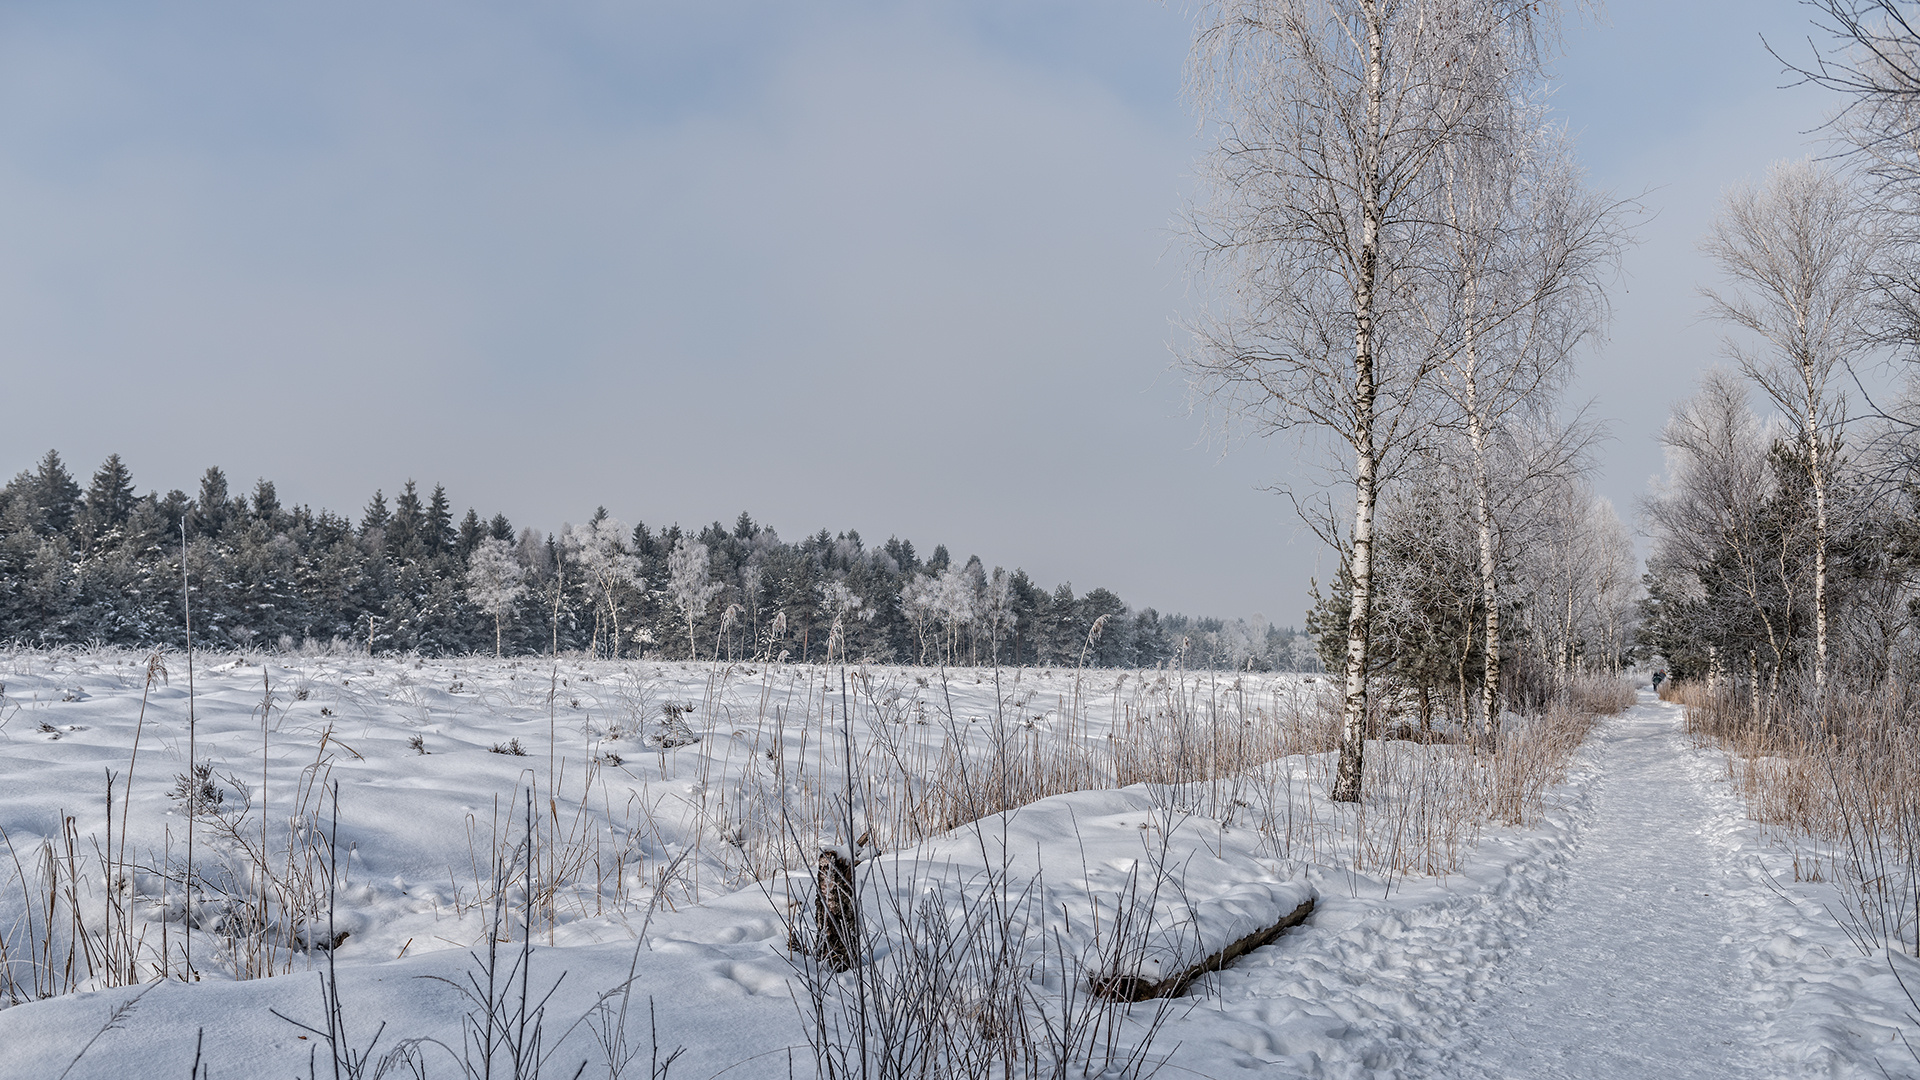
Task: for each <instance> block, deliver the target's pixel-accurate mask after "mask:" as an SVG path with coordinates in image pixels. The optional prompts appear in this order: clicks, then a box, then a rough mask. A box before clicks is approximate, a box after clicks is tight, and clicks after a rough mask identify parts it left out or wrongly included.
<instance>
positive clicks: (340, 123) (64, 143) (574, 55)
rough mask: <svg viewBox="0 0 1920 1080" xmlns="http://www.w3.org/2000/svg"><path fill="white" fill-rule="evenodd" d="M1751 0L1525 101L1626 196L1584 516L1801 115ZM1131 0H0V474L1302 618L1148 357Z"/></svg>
mask: <svg viewBox="0 0 1920 1080" xmlns="http://www.w3.org/2000/svg"><path fill="white" fill-rule="evenodd" d="M1808 30H1809V28H1808V26H1807V23H1806V9H1805V8H1803V7H1801V6H1800V5H1798V4H1797V3H1795V2H1793V0H1686V2H1684V3H1674V2H1673V0H1663V2H1658V3H1655V2H1645V0H1635V2H1624V0H1617V2H1615V3H1612V4H1611V5H1609V8H1608V12H1607V18H1606V21H1604V22H1603V23H1599V24H1593V23H1589V24H1587V25H1585V26H1579V27H1574V28H1572V29H1571V30H1570V31H1569V34H1568V37H1567V41H1566V55H1565V57H1564V59H1563V60H1562V61H1561V63H1560V64H1559V65H1558V70H1559V74H1560V82H1561V84H1562V89H1561V90H1560V92H1559V94H1558V97H1557V104H1558V107H1559V109H1560V111H1561V113H1562V115H1563V116H1564V117H1565V118H1566V119H1567V120H1568V122H1569V123H1570V125H1571V126H1572V128H1573V130H1574V131H1575V133H1576V135H1577V137H1578V140H1579V145H1580V147H1581V155H1582V157H1583V159H1584V160H1585V162H1586V163H1587V165H1588V167H1589V168H1590V170H1591V173H1592V177H1593V179H1594V181H1595V182H1596V183H1597V184H1599V185H1601V186H1604V187H1608V188H1611V189H1613V190H1614V191H1615V192H1617V193H1619V194H1622V195H1640V194H1641V193H1642V192H1644V193H1645V194H1644V196H1643V199H1642V201H1643V202H1644V203H1645V205H1646V206H1647V207H1648V208H1649V209H1650V210H1653V211H1655V212H1656V213H1655V215H1654V216H1653V217H1652V218H1651V220H1649V221H1647V222H1645V223H1644V224H1643V225H1642V226H1641V228H1640V232H1639V238H1640V244H1639V246H1638V247H1637V248H1635V249H1634V250H1633V251H1632V252H1631V254H1630V255H1629V256H1628V260H1627V276H1626V278H1625V279H1624V280H1623V281H1622V282H1621V285H1620V288H1618V289H1616V290H1615V294H1614V298H1613V300H1614V310H1615V321H1614V325H1613V333H1612V337H1611V341H1610V342H1609V343H1608V344H1607V345H1606V346H1605V347H1603V348H1601V349H1599V350H1597V351H1596V352H1594V353H1593V354H1592V355H1590V356H1588V357H1586V358H1585V359H1584V360H1583V375H1582V379H1581V389H1580V393H1581V395H1582V396H1583V397H1592V398H1593V399H1595V402H1596V406H1597V409H1598V412H1599V413H1600V414H1601V415H1603V416H1605V417H1608V418H1611V419H1612V420H1613V421H1614V432H1615V436H1616V437H1615V439H1614V441H1613V442H1611V443H1610V444H1609V445H1608V446H1607V447H1606V450H1605V457H1604V470H1605V471H1604V473H1603V475H1602V476H1601V477H1600V479H1599V487H1600V489H1601V491H1602V493H1603V494H1605V495H1607V496H1609V497H1610V498H1612V499H1613V500H1614V501H1615V502H1616V504H1617V505H1619V506H1620V507H1621V509H1622V510H1623V512H1630V510H1631V507H1632V504H1633V502H1634V500H1635V499H1636V498H1637V497H1638V496H1639V495H1640V494H1641V493H1642V492H1643V491H1644V490H1645V487H1646V483H1647V480H1648V478H1649V477H1650V476H1651V475H1652V474H1654V473H1655V472H1656V471H1657V470H1658V469H1659V467H1660V455H1659V450H1658V447H1657V445H1656V444H1655V442H1654V435H1655V433H1656V432H1657V431H1658V429H1659V427H1660V424H1661V423H1662V421H1663V420H1664V417H1665V415H1666V411H1667V409H1668V407H1669V406H1670V405H1671V403H1672V402H1673V401H1674V400H1676V399H1678V398H1680V397H1682V396H1684V395H1685V394H1687V393H1688V392H1689V389H1690V387H1691V384H1692V382H1693V380H1694V379H1695V378H1696V376H1697V374H1698V373H1699V372H1700V371H1701V370H1703V369H1704V368H1706V367H1707V366H1710V365H1711V364H1712V363H1713V362H1714V361H1715V357H1716V353H1717V344H1716V342H1717V332H1716V331H1715V330H1714V329H1713V328H1712V327H1711V326H1706V325H1703V324H1701V323H1700V322H1699V321H1698V311H1699V307H1700V305H1699V301H1698V299H1697V296H1696V294H1695V291H1694V290H1695V288H1696V286H1697V285H1698V284H1700V283H1702V282H1704V281H1706V280H1708V275H1709V273H1710V271H1709V269H1708V267H1706V265H1705V264H1704V263H1703V261H1702V260H1701V258H1700V257H1699V256H1698V254H1697V253H1696V252H1695V249H1694V242H1695V240H1696V238H1697V237H1698V236H1699V235H1700V234H1701V232H1702V231H1703V230H1704V229H1705V227H1706V223H1707V221H1708V219H1709V218H1710V216H1711V213H1712V210H1713V206H1714V203H1715V201H1716V200H1717V199H1718V197H1719V194H1720V192H1721V191H1722V190H1723V188H1724V187H1725V186H1726V185H1728V184H1729V183H1732V182H1735V181H1738V180H1740V179H1743V178H1747V177H1752V176H1757V175H1758V174H1759V173H1760V172H1761V171H1762V170H1764V168H1765V167H1766V165H1767V164H1768V163H1769V162H1770V161H1772V160H1775V159H1778V158H1781V157H1788V156H1797V155H1802V154H1805V153H1807V152H1808V151H1809V150H1812V149H1818V147H1819V143H1818V140H1817V136H1810V135H1809V134H1808V133H1809V131H1810V129H1812V128H1814V127H1815V126H1816V125H1818V123H1819V122H1820V120H1821V118H1822V117H1823V115H1824V114H1825V111H1826V110H1827V109H1828V108H1829V107H1830V106H1831V104H1832V102H1831V101H1829V100H1827V99H1826V98H1824V97H1823V95H1822V94H1821V93H1820V92H1818V91H1815V90H1810V89H1805V88H1802V89H1798V90H1786V89H1780V88H1779V87H1780V86H1781V84H1782V83H1783V82H1784V81H1785V80H1784V79H1783V77H1782V76H1781V74H1780V70H1779V64H1778V63H1777V62H1776V61H1774V60H1773V59H1772V58H1771V57H1769V56H1768V55H1767V54H1766V52H1765V51H1764V49H1763V48H1762V46H1761V40H1760V36H1761V34H1762V33H1763V32H1764V33H1765V34H1766V35H1767V37H1768V39H1769V40H1772V41H1774V42H1775V43H1776V45H1780V46H1783V47H1786V48H1788V49H1790V50H1792V51H1797V52H1799V53H1805V52H1806V51H1807V50H1808V48H1809V47H1808V45H1807V44H1806V41H1805V35H1806V34H1807V33H1808ZM1188 32H1189V13H1188V12H1187V10H1185V9H1184V8H1183V7H1182V6H1180V5H1178V4H1173V5H1168V6H1161V5H1159V4H1155V3H1152V2H1150V0H951V2H942V0H926V2H921V3H892V2H883V0H812V2H810V3H806V4H794V3H790V2H786V0H703V2H701V3H697V4H685V3H615V2H610V0H609V2H600V3H595V2H579V3H560V2H546V3H539V4H524V3H505V2H501V3H483V2H473V0H462V2H458V3H455V2H451V0H449V2H445V3H430V2H419V3H414V2H393V0H383V2H381V3H365V2H337V0H336V2H331V3H326V4H320V3H290V4H259V3H252V2H247V3H240V2H228V3H197V4H138V3H88V4H73V3H61V2H45V3H32V2H25V0H17V2H14V3H9V4H7V5H5V6H4V7H0V370H3V371H4V375H5V377H4V383H0V387H3V389H0V392H3V393H4V395H5V399H6V403H7V407H6V410H5V414H4V415H5V420H4V422H0V467H3V468H5V469H6V471H8V472H11V471H14V470H17V469H21V468H26V467H28V466H30V465H31V464H32V462H33V461H34V460H35V459H36V458H37V457H38V456H39V455H40V454H41V453H43V452H44V451H45V450H46V449H47V448H48V447H53V448H57V449H58V450H59V451H60V452H61V454H62V455H63V456H65V457H66V458H67V459H68V461H69V462H70V464H71V465H72V467H73V468H74V470H75V471H76V472H77V473H80V474H82V479H83V480H84V478H85V475H86V474H89V473H91V471H92V470H93V469H94V468H95V467H96V466H97V465H98V463H99V462H100V460H101V459H102V458H104V457H105V456H106V455H107V454H108V453H109V452H114V451H117V452H119V453H120V454H121V455H122V456H123V457H125V458H126V459H127V461H128V463H129V464H130V465H131V467H132V469H133V472H134V478H135V481H136V482H137V483H138V484H139V486H140V488H141V490H143V491H144V490H146V489H148V488H157V489H160V490H162V491H164V490H166V489H168V488H174V487H179V488H183V489H186V490H188V491H192V490H193V488H194V485H195V484H196V483H197V479H198V476H199V474H200V473H201V472H202V471H203V470H204V469H205V468H206V467H207V466H208V465H213V464H218V465H220V466H222V467H223V468H224V469H225V470H226V471H227V474H228V476H229V477H230V479H231V480H232V481H233V483H234V485H235V486H236V488H240V487H245V488H250V487H251V485H252V483H253V481H254V479H255V478H257V477H262V476H264V477H267V478H269V479H272V480H274V481H275V482H276V483H277V484H278V486H279V490H280V494H281V497H282V498H283V499H290V500H296V501H300V502H305V503H309V504H312V505H314V506H316V507H319V506H326V507H330V508H333V509H336V510H342V511H348V512H352V513H353V514H355V516H357V514H358V511H359V508H360V507H361V506H362V505H363V504H364V503H365V502H366V500H367V498H368V497H369V496H370V495H371V494H372V492H373V490H374V489H375V488H384V489H385V490H386V491H387V492H388V493H389V494H391V493H392V492H393V490H394V489H396V488H397V487H398V486H399V485H400V484H401V483H402V482H403V481H405V480H406V479H408V478H409V477H411V478H414V479H417V480H418V481H420V483H421V484H422V485H423V486H430V485H431V484H433V483H434V482H436V481H437V482H441V483H444V484H445V485H446V486H447V489H448V491H449V493H450V494H451V495H452V498H453V500H454V502H455V504H456V506H457V507H459V508H460V509H462V510H464V509H465V508H466V507H467V506H469V505H471V506H474V507H476V508H478V509H479V510H480V511H481V512H482V514H483V515H484V514H491V513H493V512H494V511H501V512H504V513H506V514H507V515H508V516H509V517H510V518H512V519H513V521H514V522H515V523H516V524H517V525H531V526H534V527H536V528H542V529H557V528H558V527H559V526H560V524H561V523H562V522H563V521H568V520H575V521H577V520H582V519H584V518H586V517H587V516H589V515H590V514H591V513H592V511H593V508H594V507H595V506H596V505H598V504H605V505H606V507H607V508H608V510H610V511H611V512H612V513H613V514H614V515H615V516H617V517H619V518H621V519H623V520H625V521H626V522H628V523H629V524H631V523H632V522H634V521H636V520H644V521H646V522H648V523H649V524H650V525H656V526H657V525H663V524H665V523H667V522H669V521H679V522H681V523H683V524H687V525H698V524H701V523H705V522H709V521H712V520H716V519H719V520H724V521H726V522H729V523H731V521H732V520H733V518H734V516H735V515H736V514H738V513H739V512H740V511H741V510H743V509H745V510H749V511H751V512H752V513H753V514H754V516H755V517H756V518H757V519H759V520H760V521H762V522H763V523H766V524H770V525H772V526H774V527H775V528H777V529H778V530H779V531H780V532H781V534H782V535H783V536H785V537H787V538H789V539H797V538H798V537H799V536H801V535H802V534H805V533H808V532H812V531H816V530H818V529H820V528H822V527H826V528H831V529H834V530H836V531H838V530H842V529H849V528H853V529H858V530H860V532H861V534H862V535H863V536H864V537H865V538H866V539H867V540H868V541H869V542H877V541H880V540H884V539H885V538H886V537H887V536H888V535H899V536H902V537H906V538H910V539H912V540H913V541H915V543H917V544H918V545H920V546H921V548H922V550H923V551H924V550H930V549H931V547H932V545H933V544H934V543H936V542H944V543H946V544H948V545H950V546H951V547H952V548H953V549H954V551H955V553H956V555H960V556H964V555H966V554H968V553H977V554H979V555H980V556H981V557H982V558H983V559H985V560H986V561H987V563H988V565H989V566H991V565H994V564H1001V565H1005V566H1008V567H1013V566H1023V567H1025V568H1026V569H1027V571H1028V572H1029V573H1031V574H1033V575H1034V576H1035V577H1036V578H1038V579H1039V580H1041V581H1042V582H1044V583H1047V584H1052V583H1055V582H1058V581H1062V580H1070V581H1072V582H1073V584H1074V585H1075V586H1076V588H1078V589H1080V590H1082V591H1084V590H1085V589H1087V588H1090V587H1092V586H1095V585H1104V586H1106V587H1108V588H1111V589H1114V590H1115V591H1117V592H1119V593H1120V594H1121V596H1122V597H1124V598H1125V599H1127V600H1128V601H1129V602H1131V603H1133V604H1134V605H1136V606H1146V605H1152V606H1156V607H1159V608H1161V609H1162V610H1181V611H1187V612H1189V613H1194V614H1218V615H1226V616H1236V615H1239V616H1252V615H1255V614H1264V615H1265V616H1267V617H1268V618H1270V619H1272V620H1274V621H1275V622H1279V623H1283V624H1285V623H1298V622H1299V620H1300V618H1301V615H1302V612H1303V610H1304V608H1305V605H1306V602H1307V601H1306V593H1307V578H1308V576H1309V575H1311V574H1314V573H1316V572H1318V573H1320V574H1321V575H1322V577H1324V576H1325V573H1326V571H1327V568H1328V567H1329V566H1330V565H1331V562H1330V560H1329V559H1328V558H1327V557H1326V556H1324V555H1323V554H1322V553H1321V552H1320V551H1319V550H1318V549H1317V546H1316V544H1315V542H1314V541H1313V540H1312V539H1311V537H1310V536H1308V535H1306V534H1304V533H1303V532H1301V531H1299V530H1298V528H1297V526H1296V524H1295V522H1294V520H1293V518H1292V517H1291V511H1290V509H1289V507H1288V505H1287V503H1286V502H1285V501H1284V500H1282V499H1280V498H1278V497H1276V496H1274V495H1272V494H1267V493H1264V492H1263V491H1262V490H1261V488H1262V487H1263V486H1264V485H1268V484H1270V483H1272V482H1274V481H1277V480H1283V479H1285V478H1287V477H1288V475H1289V470H1290V453H1289V447H1288V446H1287V445H1286V444H1283V443H1279V442H1273V441H1267V442H1256V443H1254V444H1251V445H1243V446H1238V447H1234V448H1231V452H1229V453H1227V454H1226V455H1225V456H1224V457H1223V456H1222V454H1221V452H1220V451H1221V448H1220V447H1219V446H1211V445H1208V444H1207V443H1206V442H1205V441H1203V440H1202V438H1201V426H1200V423H1199V421H1198V420H1196V419H1195V418H1193V417H1191V416H1189V415H1188V413H1187V411H1186V407H1185V403H1184V391H1183V386H1182V382H1181V380H1180V378H1179V377H1178V375H1177V374H1176V373H1174V372H1173V371H1172V370H1171V369H1170V366H1169V365H1170V353H1169V343H1170V342H1172V341H1173V340H1174V337H1175V334H1174V330H1173V327H1172V323H1171V319H1172V317H1173V316H1174V315H1175V313H1176V312H1177V311H1178V310H1179V309H1180V307H1181V305H1182V304H1183V302H1184V300H1183V293H1184V287H1183V281H1182V275H1183V270H1184V267H1185V265H1186V262H1185V255H1184V253H1183V252H1182V250H1181V249H1180V247H1179V245H1178V242H1177V238H1176V237H1175V235H1174V233H1173V231H1172V228H1171V221H1172V218H1173V215H1174V214H1175V212H1176V211H1177V210H1178V208H1179V206H1180V205H1181V202H1182V199H1183V198H1184V197H1185V195H1186V193H1187V192H1188V191H1189V190H1190V184H1189V174H1190V172H1191V169H1192V162H1193V160H1194V158H1195V156H1196V154H1197V153H1198V152H1199V151H1200V145H1199V143H1198V141H1197V140H1196V137H1195V134H1194V130H1193V125H1192V121H1191V119H1190V117H1189V115H1188V113H1187V112H1186V110H1185V108H1184V106H1183V104H1182V101H1181V98H1180V75H1181V64H1182V62H1183V59H1184V56H1185V53H1186V48H1187V39H1188Z"/></svg>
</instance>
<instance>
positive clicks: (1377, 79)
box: [1330, 4, 1385, 802]
mask: <svg viewBox="0 0 1920 1080" xmlns="http://www.w3.org/2000/svg"><path fill="white" fill-rule="evenodd" d="M1366 19H1367V146H1366V147H1365V154H1366V156H1367V159H1368V161H1367V170H1366V173H1365V175H1366V177H1367V179H1368V181H1369V184H1368V187H1367V189H1366V190H1365V192H1364V194H1363V198H1362V205H1361V209H1360V213H1361V219H1360V253H1359V254H1360V257H1359V260H1358V274H1357V280H1356V281H1355V282H1354V289H1353V310H1354V334H1353V382H1354V394H1353V401H1354V424H1353V432H1352V438H1353V452H1354V469H1353V486H1354V499H1353V559H1352V563H1351V569H1352V575H1353V592H1352V601H1353V605H1352V608H1351V610H1349V611H1348V613H1347V687H1346V698H1345V701H1344V702H1343V704H1342V708H1341V715H1340V761H1339V765H1338V767H1337V768H1336V770H1335V773H1334V781H1333V791H1332V792H1331V793H1330V797H1331V798H1332V799H1333V800H1334V801H1336V802H1359V801H1360V788H1361V777H1362V775H1363V773H1364V766H1365V755H1366V747H1367V667H1368V661H1369V659H1370V658H1369V655H1368V645H1369V640H1368V632H1369V630H1370V629H1371V627H1372V623H1373V511H1374V505H1375V503H1376V502H1377V501H1378V498H1379V489H1378V479H1379V467H1380V462H1379V449H1378V447H1377V446H1375V443H1374V428H1373V422H1374V415H1373V410H1374V396H1375V392H1376V385H1375V379H1374V347H1375V341H1374V322H1373V315H1374V302H1375V300H1374V296H1375V291H1376V282H1375V281H1374V277H1375V274H1376V273H1377V270H1378V266H1379V249H1380V225H1381V218H1382V216H1383V210H1382V207H1381V198H1380V187H1381V177H1380V140H1381V138H1382V134H1381V131H1380V115H1381V105H1382V101H1381V93H1382V88H1383V86H1384V81H1385V78H1384V77H1385V72H1384V70H1383V69H1384V66H1385V60H1384V51H1385V50H1384V44H1385V43H1384V35H1383V32H1382V31H1383V27H1382V25H1381V19H1382V16H1381V11H1380V7H1379V5H1378V4H1368V5H1366Z"/></svg>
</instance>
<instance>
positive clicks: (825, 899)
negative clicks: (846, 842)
mask: <svg viewBox="0 0 1920 1080" xmlns="http://www.w3.org/2000/svg"><path fill="white" fill-rule="evenodd" d="M787 947H788V948H790V949H792V950H793V951H795V952H804V953H807V954H809V955H812V956H817V957H819V958H820V959H821V960H823V961H825V962H826V964H827V965H828V966H829V967H831V968H833V970H835V971H848V970H851V969H852V968H853V966H854V964H856V963H858V962H859V958H860V897H859V894H858V893H857V892H856V891H855V889H854V882H853V860H851V859H849V858H847V856H846V855H845V854H844V853H843V852H840V851H837V850H835V849H833V848H823V849H821V852H820V859H819V862H818V863H817V864H816V867H815V873H814V894H813V940H811V941H806V940H803V938H802V935H801V932H800V931H799V930H797V929H796V930H795V931H794V933H793V934H792V935H791V936H790V937H789V939H788V941H787Z"/></svg>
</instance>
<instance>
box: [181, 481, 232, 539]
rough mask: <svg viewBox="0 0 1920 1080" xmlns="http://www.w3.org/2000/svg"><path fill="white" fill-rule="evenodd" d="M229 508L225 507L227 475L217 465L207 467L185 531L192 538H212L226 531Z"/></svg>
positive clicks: (189, 512)
mask: <svg viewBox="0 0 1920 1080" xmlns="http://www.w3.org/2000/svg"><path fill="white" fill-rule="evenodd" d="M230 514H231V508H230V507H228V505H227V474H226V473H224V472H221V471H220V467H219V466H218V465H213V466H209V467H208V468H207V471H206V473H205V474H204V475H202V476H201V477H200V497H199V498H198V499H195V500H194V502H193V509H192V510H190V511H188V514H187V531H188V532H189V533H191V534H193V535H194V536H204V537H209V538H214V537H218V536H220V534H222V533H224V532H226V531H227V523H228V522H229V520H230Z"/></svg>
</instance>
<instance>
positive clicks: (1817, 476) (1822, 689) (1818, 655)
mask: <svg viewBox="0 0 1920 1080" xmlns="http://www.w3.org/2000/svg"><path fill="white" fill-rule="evenodd" d="M1801 370H1802V371H1804V372H1806V373H1807V374H1806V380H1807V411H1806V415H1805V430H1804V431H1803V432H1802V434H1803V435H1804V437H1805V439H1806V443H1807V479H1808V480H1809V481H1810V482H1811V483H1812V484H1813V693H1814V697H1815V698H1816V699H1818V698H1822V697H1824V696H1825V695H1826V690H1827V472H1826V469H1825V468H1823V467H1822V465H1821V461H1820V458H1821V456H1822V454H1821V448H1820V397H1821V394H1820V389H1819V387H1818V385H1817V384H1816V383H1815V381H1814V378H1813V365H1812V364H1811V363H1810V362H1809V363H1807V364H1805V365H1803V367H1802V369H1801Z"/></svg>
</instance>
